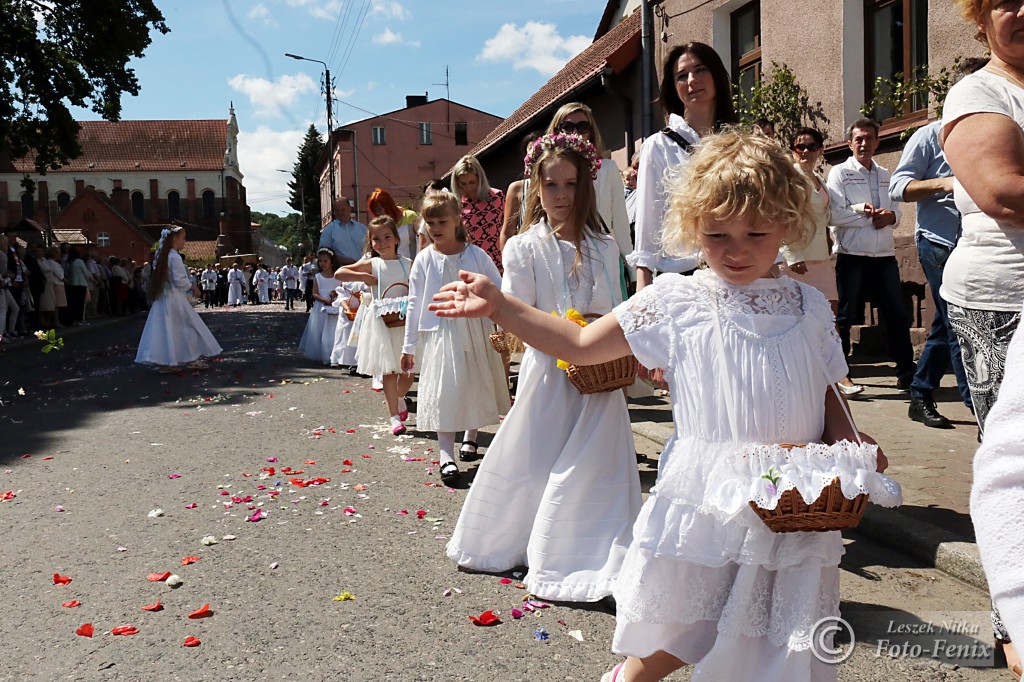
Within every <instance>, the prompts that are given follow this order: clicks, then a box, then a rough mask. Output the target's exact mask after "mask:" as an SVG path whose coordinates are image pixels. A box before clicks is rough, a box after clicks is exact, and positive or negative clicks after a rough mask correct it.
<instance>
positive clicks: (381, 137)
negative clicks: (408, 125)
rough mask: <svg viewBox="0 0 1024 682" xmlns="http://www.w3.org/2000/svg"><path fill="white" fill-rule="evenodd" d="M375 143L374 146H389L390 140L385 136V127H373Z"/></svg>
mask: <svg viewBox="0 0 1024 682" xmlns="http://www.w3.org/2000/svg"><path fill="white" fill-rule="evenodd" d="M373 143H374V144H387V143H388V138H387V135H385V134H384V126H373Z"/></svg>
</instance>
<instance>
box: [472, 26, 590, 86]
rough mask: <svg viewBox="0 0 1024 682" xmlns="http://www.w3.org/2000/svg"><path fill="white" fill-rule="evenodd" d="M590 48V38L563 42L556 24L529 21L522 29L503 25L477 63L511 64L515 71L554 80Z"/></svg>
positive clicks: (485, 43)
mask: <svg viewBox="0 0 1024 682" xmlns="http://www.w3.org/2000/svg"><path fill="white" fill-rule="evenodd" d="M590 44H591V39H590V38H588V37H587V36H568V37H565V38H563V37H562V36H561V35H559V33H558V29H557V27H555V25H554V24H547V23H543V22H538V21H528V22H526V23H525V24H524V25H523V26H522V28H520V27H519V26H516V25H515V24H504V25H503V26H502V27H501V28H500V29H498V32H497V33H496V34H495V35H494V37H492V38H488V39H487V40H486V41H485V42H484V47H483V50H481V51H480V54H478V55H477V59H481V60H483V61H487V62H510V63H511V65H512V68H513V69H515V70H517V71H518V70H522V69H534V70H536V71H539V72H540V73H542V74H544V75H545V76H553V75H554V74H555V73H557V72H558V70H559V69H561V68H562V67H563V66H565V63H566V62H568V61H569V60H570V59H572V58H573V57H575V56H576V55H578V54H579V53H580V52H582V51H583V50H585V49H586V48H587V47H589V46H590Z"/></svg>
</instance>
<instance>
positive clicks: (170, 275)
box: [135, 227, 223, 371]
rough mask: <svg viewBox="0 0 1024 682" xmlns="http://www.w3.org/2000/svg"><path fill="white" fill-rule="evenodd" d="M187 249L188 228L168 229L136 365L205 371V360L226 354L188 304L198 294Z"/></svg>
mask: <svg viewBox="0 0 1024 682" xmlns="http://www.w3.org/2000/svg"><path fill="white" fill-rule="evenodd" d="M184 246H185V228H183V227H173V228H165V229H164V230H163V231H162V232H161V233H160V244H159V247H158V248H159V250H158V252H157V256H156V259H155V260H154V262H153V274H151V275H150V277H149V296H150V300H152V301H153V305H152V306H151V307H150V309H149V316H148V317H146V327H145V328H144V329H143V330H142V338H141V339H139V351H138V353H137V354H136V356H135V362H138V363H142V364H146V365H157V366H158V367H159V368H160V369H161V370H162V371H174V370H175V369H177V368H178V367H180V366H182V365H184V366H185V367H187V368H189V369H206V368H207V364H206V362H205V360H204V359H203V358H209V357H213V356H215V355H220V353H221V351H222V350H223V349H222V348H221V347H220V344H219V343H217V339H215V338H213V334H211V333H210V330H209V328H207V326H206V324H205V323H204V322H203V320H202V318H200V317H199V313H197V312H196V310H195V308H193V307H192V304H191V303H189V301H188V293H189V292H190V291H192V292H193V293H197V294H198V292H199V289H198V288H197V287H196V285H195V284H193V283H192V282H190V281H189V278H188V269H187V268H186V267H185V262H184V261H183V260H182V259H181V253H180V252H181V249H182V248H183V247H184Z"/></svg>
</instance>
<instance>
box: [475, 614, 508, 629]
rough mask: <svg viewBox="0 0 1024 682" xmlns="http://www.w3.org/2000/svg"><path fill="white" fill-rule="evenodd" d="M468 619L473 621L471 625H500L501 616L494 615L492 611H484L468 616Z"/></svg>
mask: <svg viewBox="0 0 1024 682" xmlns="http://www.w3.org/2000/svg"><path fill="white" fill-rule="evenodd" d="M469 619H470V620H471V621H473V625H480V626H484V627H486V626H488V625H501V618H498V617H497V616H496V615H494V611H484V612H483V613H481V614H480V615H479V616H470V617H469Z"/></svg>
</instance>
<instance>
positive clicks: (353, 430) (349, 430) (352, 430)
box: [345, 429, 356, 433]
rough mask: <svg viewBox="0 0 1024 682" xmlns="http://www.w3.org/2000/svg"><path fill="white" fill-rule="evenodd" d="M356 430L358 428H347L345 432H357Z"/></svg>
mask: <svg viewBox="0 0 1024 682" xmlns="http://www.w3.org/2000/svg"><path fill="white" fill-rule="evenodd" d="M355 432H356V430H355V429H347V430H346V431H345V433H355Z"/></svg>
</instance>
